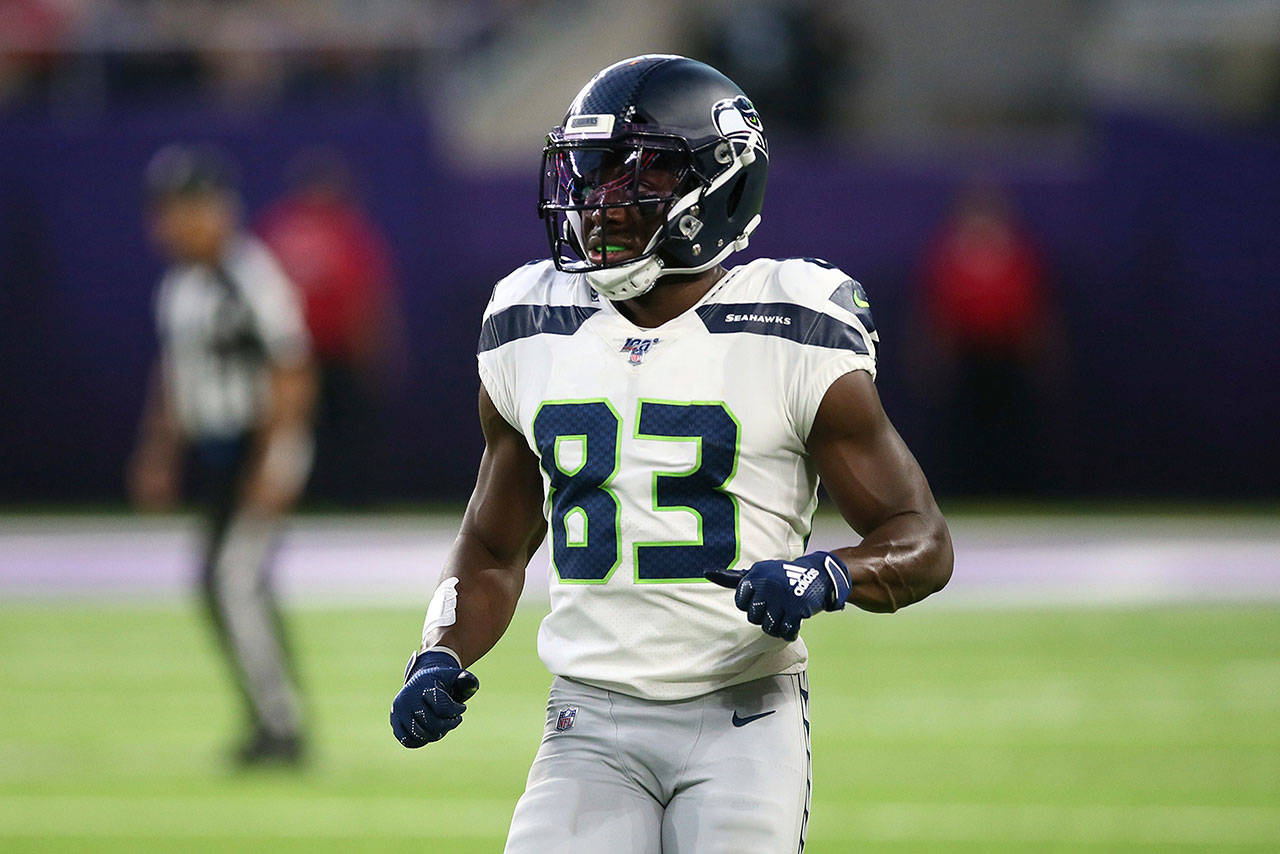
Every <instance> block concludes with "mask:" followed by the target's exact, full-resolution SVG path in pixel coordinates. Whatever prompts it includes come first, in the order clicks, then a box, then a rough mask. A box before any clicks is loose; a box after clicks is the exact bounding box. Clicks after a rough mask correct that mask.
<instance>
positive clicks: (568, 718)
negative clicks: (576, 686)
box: [556, 706, 578, 732]
mask: <svg viewBox="0 0 1280 854" xmlns="http://www.w3.org/2000/svg"><path fill="white" fill-rule="evenodd" d="M576 717H578V707H577V706H569V707H568V708H567V709H561V710H560V717H558V718H556V732H564V731H565V730H567V729H573V721H574V718H576Z"/></svg>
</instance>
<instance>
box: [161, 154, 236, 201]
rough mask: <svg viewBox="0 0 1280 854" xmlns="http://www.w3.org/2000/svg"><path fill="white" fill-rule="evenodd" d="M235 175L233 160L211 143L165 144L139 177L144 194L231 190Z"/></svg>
mask: <svg viewBox="0 0 1280 854" xmlns="http://www.w3.org/2000/svg"><path fill="white" fill-rule="evenodd" d="M238 178H239V176H238V175H237V172H236V167H235V164H234V163H233V162H232V160H231V158H230V157H228V156H227V154H226V153H225V152H223V151H222V150H221V149H219V148H216V147H214V146H212V145H203V144H201V145H168V146H165V147H164V148H162V149H160V150H159V151H157V152H156V153H155V154H154V155H153V156H152V158H151V162H150V163H148V164H147V171H146V174H145V178H144V181H143V184H144V189H145V191H146V194H147V198H148V199H151V200H156V199H159V198H163V197H165V196H202V195H208V194H213V193H225V192H232V193H234V192H235V191H236V188H237V184H238Z"/></svg>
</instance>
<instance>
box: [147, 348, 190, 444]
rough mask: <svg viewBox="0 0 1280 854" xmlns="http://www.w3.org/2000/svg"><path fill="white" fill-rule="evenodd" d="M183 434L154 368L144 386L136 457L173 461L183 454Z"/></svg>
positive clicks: (162, 382)
mask: <svg viewBox="0 0 1280 854" xmlns="http://www.w3.org/2000/svg"><path fill="white" fill-rule="evenodd" d="M184 441H185V440H184V438H183V435H182V430H181V428H180V427H179V426H178V420H177V418H176V417H174V414H173V405H172V402H171V401H170V399H169V393H168V388H167V387H166V385H165V380H164V376H163V374H162V372H161V368H160V366H159V365H158V364H157V365H156V366H155V367H154V368H152V371H151V379H150V381H149V382H148V385H147V397H146V401H145V402H144V404H143V407H142V418H141V419H140V421H139V424H138V446H137V454H138V455H139V456H149V457H155V458H163V459H165V460H169V459H172V458H174V457H176V456H177V455H178V453H179V452H180V451H181V450H182V446H183V444H184Z"/></svg>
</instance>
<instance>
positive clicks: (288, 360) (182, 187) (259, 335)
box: [129, 146, 315, 764]
mask: <svg viewBox="0 0 1280 854" xmlns="http://www.w3.org/2000/svg"><path fill="white" fill-rule="evenodd" d="M145 191H146V197H147V206H148V213H149V215H150V227H151V233H152V237H153V239H154V241H155V243H156V246H157V248H158V249H159V250H160V252H161V253H162V254H163V255H164V256H165V257H166V258H167V259H168V260H169V262H170V263H171V266H170V267H169V269H168V270H167V271H166V273H165V275H164V277H163V279H162V280H161V282H160V286H159V289H158V291H157V294H156V320H157V324H158V329H159V338H160V354H159V358H158V360H157V363H156V367H155V369H154V370H153V372H152V378H151V384H150V389H149V391H148V394H147V403H146V406H145V409H144V412H143V416H142V424H141V429H140V431H139V440H138V447H137V450H136V452H135V454H134V456H133V459H132V461H131V464H130V470H129V482H130V483H129V486H130V491H131V493H132V495H133V498H134V500H135V501H136V502H137V504H138V505H139V506H140V507H142V508H144V509H148V510H162V509H167V508H169V507H172V506H173V505H174V504H175V502H176V500H177V498H178V495H179V492H180V488H179V478H180V473H181V469H182V461H183V459H184V456H185V453H184V452H185V451H187V450H190V451H191V452H192V453H191V458H192V460H193V462H194V463H195V469H196V473H197V474H198V477H199V482H200V486H201V493H202V495H203V498H204V507H205V513H206V523H207V533H206V540H205V544H204V553H203V556H202V565H201V581H202V584H201V591H202V594H203V599H204V603H205V605H206V606H207V607H208V610H209V614H210V615H211V617H212V619H213V625H214V627H215V629H216V630H217V635H218V639H219V641H220V643H221V646H222V648H223V650H224V651H225V653H226V655H227V658H228V660H229V661H230V663H231V665H232V669H233V670H234V672H235V676H236V681H237V683H238V685H239V687H240V689H241V693H242V694H243V697H244V701H245V706H246V710H247V712H248V717H249V726H250V730H249V734H248V737H247V739H246V740H245V742H244V744H243V745H241V746H240V747H239V749H238V752H237V758H238V760H239V761H241V762H243V763H245V764H257V763H286V764H292V763H296V762H299V761H300V760H301V759H302V758H303V731H302V708H301V705H302V704H301V701H300V697H299V692H298V688H297V685H296V680H295V678H294V672H293V667H292V661H291V659H290V656H289V652H288V648H287V645H286V643H285V637H284V632H283V627H282V623H281V618H280V611H279V608H278V607H277V604H276V601H275V598H274V596H273V594H272V591H271V587H270V583H269V570H270V564H271V558H272V551H273V548H274V544H275V541H276V538H277V535H278V533H279V531H280V526H281V522H282V517H283V515H284V514H285V513H286V512H287V511H288V510H289V508H290V507H291V506H292V505H293V503H294V501H295V499H296V498H297V497H298V494H299V493H300V492H301V490H302V487H303V484H304V483H305V481H306V479H307V474H308V472H309V470H310V467H311V450H312V442H311V415H312V409H313V402H314V398H315V377H314V373H313V368H312V364H311V355H310V345H309V341H308V337H307V332H306V327H305V326H304V325H303V319H302V313H301V309H300V307H299V301H298V298H297V296H296V295H295V293H294V289H293V285H292V284H291V283H290V282H289V280H288V279H287V278H286V277H285V275H284V273H283V272H282V271H281V270H280V267H279V266H278V265H277V263H276V261H275V259H274V258H273V257H272V256H271V255H270V253H269V252H268V251H267V249H266V247H264V246H263V245H262V244H261V243H259V242H258V241H257V240H256V239H255V238H253V237H252V236H250V235H249V234H247V233H246V232H245V231H243V230H242V228H241V226H240V200H239V196H238V193H237V190H236V181H235V176H234V168H233V166H232V164H231V163H230V161H229V160H227V158H226V157H224V156H223V155H222V154H221V153H220V152H218V151H217V150H215V149H212V148H205V147H184V146H172V147H169V148H164V149H162V150H161V151H159V152H158V153H157V154H156V155H155V156H154V158H153V159H152V161H151V163H150V165H149V166H148V167H147V172H146V180H145Z"/></svg>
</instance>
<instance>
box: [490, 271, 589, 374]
mask: <svg viewBox="0 0 1280 854" xmlns="http://www.w3.org/2000/svg"><path fill="white" fill-rule="evenodd" d="M599 310H600V296H599V295H598V294H597V293H596V292H595V291H594V290H592V289H591V286H590V285H588V284H587V280H586V277H585V276H581V275H575V274H571V273H561V272H560V271H558V270H556V268H555V265H554V264H552V263H551V262H550V261H537V262H533V263H530V264H526V265H524V266H523V267H520V268H519V269H517V270H515V271H514V272H512V273H511V274H510V275H508V276H507V277H506V278H504V279H502V280H501V281H500V282H498V284H497V285H496V286H494V289H493V295H492V296H491V297H490V298H489V305H488V307H487V308H486V309H485V312H484V324H483V326H482V328H481V330H480V342H479V345H478V347H477V350H478V352H480V353H485V352H488V351H490V350H496V349H498V348H500V347H502V346H503V345H504V344H509V343H511V342H512V341H519V340H521V339H523V338H530V337H532V336H535V335H543V334H550V335H572V334H573V333H574V332H576V331H577V330H578V328H579V327H580V326H582V324H583V323H584V322H586V320H587V318H589V317H591V315H593V314H595V313H596V312H597V311H599Z"/></svg>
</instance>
